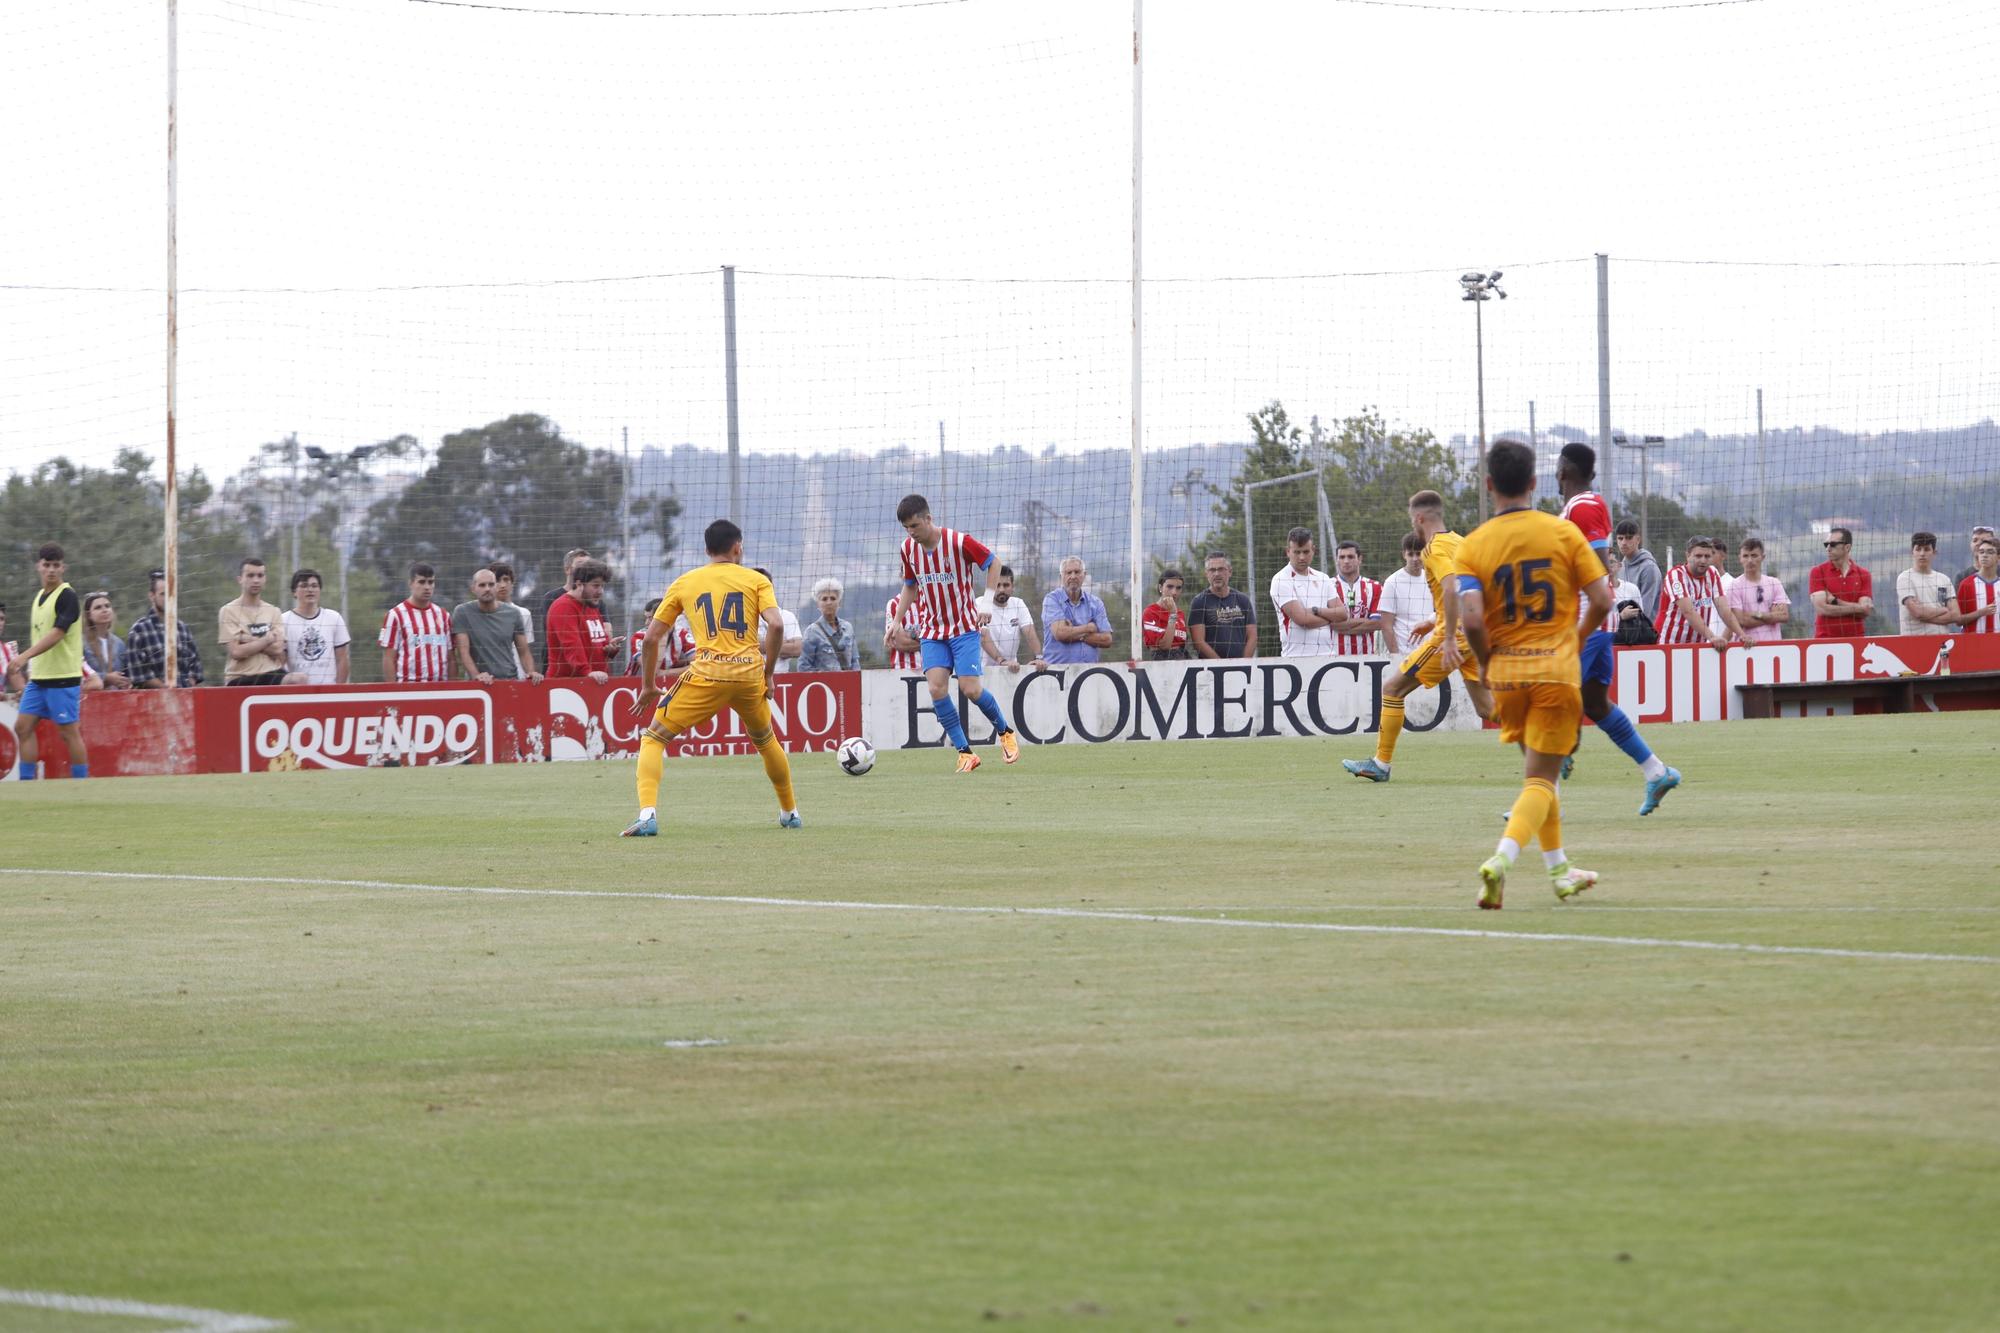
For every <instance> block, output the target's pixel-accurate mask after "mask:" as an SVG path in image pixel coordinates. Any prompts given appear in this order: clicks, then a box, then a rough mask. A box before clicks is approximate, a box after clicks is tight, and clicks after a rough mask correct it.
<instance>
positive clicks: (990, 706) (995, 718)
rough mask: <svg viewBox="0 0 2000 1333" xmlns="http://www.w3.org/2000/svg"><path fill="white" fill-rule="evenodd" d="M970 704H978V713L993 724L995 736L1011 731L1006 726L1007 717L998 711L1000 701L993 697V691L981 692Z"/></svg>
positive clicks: (1010, 728)
mask: <svg viewBox="0 0 2000 1333" xmlns="http://www.w3.org/2000/svg"><path fill="white" fill-rule="evenodd" d="M972 702H974V703H976V704H978V705H979V711H980V712H982V713H984V714H986V720H987V721H988V722H991V723H992V724H993V730H994V733H995V734H998V733H1000V732H1003V731H1012V730H1013V728H1012V727H1010V726H1008V725H1007V715H1006V714H1005V713H1003V712H1001V711H1000V701H999V700H998V699H996V698H994V697H993V691H991V690H981V691H980V692H979V697H978V698H977V699H974V700H973V701H972Z"/></svg>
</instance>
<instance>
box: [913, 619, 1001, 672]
mask: <svg viewBox="0 0 2000 1333" xmlns="http://www.w3.org/2000/svg"><path fill="white" fill-rule="evenodd" d="M917 642H918V646H919V647H921V648H922V649H923V654H924V670H925V671H926V672H930V671H934V670H936V669H937V668H938V667H944V668H945V669H946V670H948V671H950V672H951V674H952V675H954V676H977V675H981V674H983V673H984V672H985V670H986V668H985V665H984V664H983V663H982V661H981V660H980V653H979V631H978V630H976V629H975V630H967V631H966V632H965V633H963V634H959V635H955V636H953V637H952V638H949V639H919V640H918V641H917Z"/></svg>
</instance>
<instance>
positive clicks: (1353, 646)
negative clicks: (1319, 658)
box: [1333, 542, 1395, 657]
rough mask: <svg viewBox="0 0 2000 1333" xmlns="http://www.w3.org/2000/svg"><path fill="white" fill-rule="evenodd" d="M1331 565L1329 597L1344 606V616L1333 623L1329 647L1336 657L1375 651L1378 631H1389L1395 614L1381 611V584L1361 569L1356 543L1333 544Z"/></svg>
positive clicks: (1359, 548)
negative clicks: (1331, 583)
mask: <svg viewBox="0 0 2000 1333" xmlns="http://www.w3.org/2000/svg"><path fill="white" fill-rule="evenodd" d="M1333 568H1334V570H1335V573H1334V576H1333V600H1334V601H1336V602H1338V603H1340V604H1341V605H1342V606H1344V607H1346V608H1347V619H1346V620H1344V621H1342V622H1341V623H1340V624H1339V625H1337V626H1335V627H1334V633H1333V651H1334V653H1335V655H1336V656H1339V657H1365V656H1367V655H1368V654H1369V653H1372V652H1375V651H1377V649H1376V647H1375V635H1376V634H1377V633H1378V632H1391V633H1392V632H1393V628H1394V625H1395V617H1394V616H1385V615H1383V614H1382V610H1381V607H1382V585H1381V584H1380V583H1377V582H1376V581H1375V580H1374V579H1371V578H1369V577H1367V576H1366V575H1364V574H1363V573H1362V572H1361V546H1360V544H1359V543H1357V542H1341V543H1340V544H1339V545H1337V546H1335V547H1334V548H1333Z"/></svg>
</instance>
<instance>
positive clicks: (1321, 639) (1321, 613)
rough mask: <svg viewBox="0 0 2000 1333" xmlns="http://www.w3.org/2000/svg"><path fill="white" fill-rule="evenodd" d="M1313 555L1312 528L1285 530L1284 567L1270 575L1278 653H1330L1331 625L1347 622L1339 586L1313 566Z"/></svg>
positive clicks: (1296, 655)
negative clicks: (1275, 612)
mask: <svg viewBox="0 0 2000 1333" xmlns="http://www.w3.org/2000/svg"><path fill="white" fill-rule="evenodd" d="M1312 559H1313V535H1312V529H1310V528H1293V529H1292V530H1291V531H1290V532H1288V533H1286V534H1285V567H1284V568H1283V569H1281V570H1279V571H1278V572H1277V573H1276V574H1273V575H1272V576H1271V602H1272V605H1274V606H1276V607H1277V608H1278V655H1279V656H1280V657H1331V656H1332V655H1333V631H1334V627H1335V626H1338V625H1344V624H1346V623H1347V608H1346V607H1345V606H1344V605H1342V604H1341V600H1340V591H1339V589H1338V588H1336V587H1335V586H1334V583H1333V579H1332V577H1331V576H1329V575H1328V574H1327V573H1326V571H1324V570H1319V569H1314V568H1313V563H1312Z"/></svg>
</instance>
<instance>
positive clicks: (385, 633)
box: [375, 561, 451, 685]
mask: <svg viewBox="0 0 2000 1333" xmlns="http://www.w3.org/2000/svg"><path fill="white" fill-rule="evenodd" d="M436 595H437V570H435V569H433V568H432V567H431V566H429V565H427V564H424V563H422V562H421V561H419V562H418V563H416V564H414V565H411V566H410V595H409V597H408V598H406V599H405V600H404V601H402V602H401V603H399V604H397V605H396V606H392V607H390V608H389V614H388V615H387V616H385V617H383V619H382V633H381V634H380V635H378V636H377V637H376V640H375V642H376V643H378V644H379V645H381V647H382V648H383V649H384V650H385V651H387V652H389V653H390V654H392V656H391V657H390V658H389V659H388V664H389V670H388V673H387V674H388V677H389V679H390V680H391V681H394V682H395V683H396V684H398V685H412V684H422V685H441V684H443V683H444V682H445V681H448V680H450V679H451V613H450V612H449V611H446V610H445V609H444V608H443V607H441V606H439V605H438V604H437V603H436V602H435V601H433V600H432V599H433V598H434V597H436Z"/></svg>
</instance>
